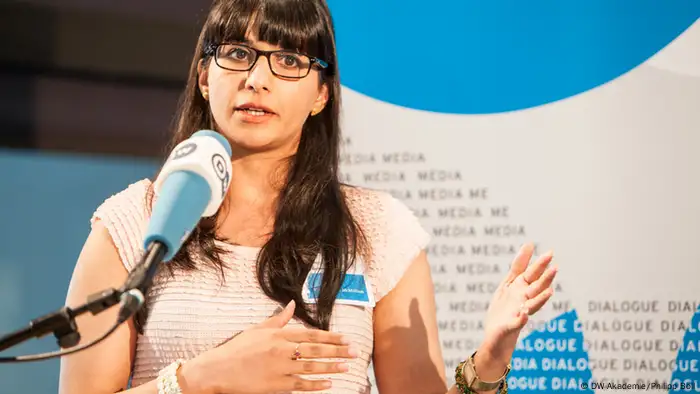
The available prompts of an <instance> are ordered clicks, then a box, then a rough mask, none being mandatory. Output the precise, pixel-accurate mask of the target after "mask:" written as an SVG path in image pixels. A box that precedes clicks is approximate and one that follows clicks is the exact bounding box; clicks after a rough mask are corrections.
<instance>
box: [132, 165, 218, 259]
mask: <svg viewBox="0 0 700 394" xmlns="http://www.w3.org/2000/svg"><path fill="white" fill-rule="evenodd" d="M210 199H211V189H210V188H209V184H208V183H207V181H206V180H205V179H204V178H203V177H202V176H200V175H198V174H196V173H194V172H191V171H176V172H173V173H172V174H170V175H169V176H168V177H167V179H165V180H164V181H163V184H162V186H161V189H160V191H159V193H158V198H157V200H156V203H155V204H154V207H153V212H152V214H151V219H150V222H149V224H148V228H147V230H146V236H145V238H144V248H148V246H149V245H150V244H151V243H152V242H154V241H159V242H161V243H163V244H164V245H165V246H166V248H167V251H166V254H165V256H164V258H163V261H168V260H170V259H172V258H173V257H174V256H175V254H176V253H177V251H178V250H179V249H180V247H181V246H182V243H183V242H184V241H185V239H186V238H187V236H189V234H190V232H192V229H193V228H194V227H195V226H196V225H197V223H199V220H200V218H201V217H202V214H203V212H204V210H205V209H206V207H207V205H208V204H209V200H210Z"/></svg>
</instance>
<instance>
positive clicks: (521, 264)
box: [504, 242, 535, 283]
mask: <svg viewBox="0 0 700 394" xmlns="http://www.w3.org/2000/svg"><path fill="white" fill-rule="evenodd" d="M534 249H535V246H534V245H533V244H532V243H529V242H528V243H526V244H525V245H523V246H522V247H521V248H520V251H518V254H517V255H516V256H515V259H514V260H513V263H512V264H511V266H510V271H509V272H508V276H506V279H505V281H504V283H510V282H512V281H513V280H515V278H517V277H518V275H520V274H522V273H523V272H524V271H525V268H527V265H528V264H529V263H530V259H531V258H532V253H533V251H534Z"/></svg>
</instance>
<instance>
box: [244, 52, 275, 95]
mask: <svg viewBox="0 0 700 394" xmlns="http://www.w3.org/2000/svg"><path fill="white" fill-rule="evenodd" d="M272 78H273V74H272V70H270V63H269V62H268V60H267V57H265V56H260V57H258V60H257V61H256V62H255V64H253V68H251V69H250V71H248V78H246V81H245V87H246V89H252V90H254V91H256V92H260V91H262V90H267V91H270V83H271V81H272Z"/></svg>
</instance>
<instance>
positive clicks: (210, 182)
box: [121, 130, 231, 308]
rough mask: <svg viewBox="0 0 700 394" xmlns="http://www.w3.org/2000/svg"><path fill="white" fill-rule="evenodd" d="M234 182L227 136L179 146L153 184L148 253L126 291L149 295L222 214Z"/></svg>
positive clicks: (204, 134)
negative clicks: (189, 243) (199, 231)
mask: <svg viewBox="0 0 700 394" xmlns="http://www.w3.org/2000/svg"><path fill="white" fill-rule="evenodd" d="M230 182H231V145H230V144H229V143H228V141H227V140H226V138H224V137H223V136H222V135H221V134H219V133H217V132H215V131H212V130H201V131H198V132H196V133H194V134H193V135H192V136H191V137H190V138H188V139H187V140H185V141H183V142H181V143H179V144H178V145H177V146H176V147H175V148H174V149H173V151H172V152H171V153H170V156H169V157H168V159H167V160H166V162H165V164H164V165H163V168H162V170H161V172H160V174H159V175H158V177H157V179H156V181H155V182H154V184H153V186H154V189H155V193H156V202H155V204H154V206H153V211H152V213H151V218H150V221H149V223H148V227H147V229H146V234H145V237H144V240H143V247H144V249H145V251H146V252H145V254H144V257H143V259H142V260H141V263H140V264H139V265H137V266H136V267H135V268H134V269H133V270H132V272H131V274H130V275H129V277H128V278H127V280H126V282H125V284H124V286H123V287H122V289H121V291H123V292H127V291H129V290H132V289H137V290H139V291H140V292H141V293H142V295H145V294H147V293H148V289H149V288H150V286H151V282H152V280H153V277H154V276H155V274H156V272H157V270H158V267H159V265H160V263H161V262H164V261H169V260H171V259H172V258H173V257H174V256H175V254H176V253H177V252H178V250H179V249H180V247H181V246H182V244H183V243H184V242H185V241H186V240H187V238H188V237H189V235H190V233H191V232H192V230H193V229H194V227H195V226H196V225H197V223H198V222H199V220H200V219H201V218H202V217H210V216H213V215H214V214H215V213H216V211H218V209H219V207H220V206H221V203H222V202H223V200H224V197H226V192H227V191H228V187H229V185H230ZM123 308H124V307H123Z"/></svg>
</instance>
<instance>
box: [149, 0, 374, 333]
mask: <svg viewBox="0 0 700 394" xmlns="http://www.w3.org/2000/svg"><path fill="white" fill-rule="evenodd" d="M251 23H253V24H254V25H251ZM251 28H252V31H254V32H256V33H257V38H258V39H259V40H261V41H264V42H268V43H270V44H273V45H279V46H281V47H282V48H288V49H294V50H299V51H303V52H305V53H308V54H310V55H311V56H315V57H318V58H320V59H323V60H325V61H326V62H327V63H328V64H329V67H328V68H327V69H326V70H324V71H323V72H322V73H321V82H322V83H326V84H327V85H328V90H329V100H328V103H327V105H326V107H325V108H324V109H323V111H321V112H320V113H319V114H317V115H315V116H311V117H309V118H308V119H307V121H306V123H305V124H304V126H303V130H302V135H301V140H300V142H299V147H298V151H297V154H296V155H294V156H293V157H291V158H290V161H289V163H288V173H287V177H286V183H285V184H284V186H283V187H282V189H281V191H280V194H279V196H278V199H277V205H276V212H275V222H274V229H273V232H272V234H271V238H270V239H269V240H268V241H267V243H266V244H265V245H264V246H263V247H262V249H261V252H260V254H259V256H258V261H257V277H258V281H259V283H260V285H261V287H262V289H263V291H264V292H265V294H266V295H267V296H269V297H270V298H271V299H273V300H275V301H277V302H279V303H281V304H286V303H288V302H289V301H290V300H295V302H296V305H297V307H296V310H295V315H296V316H297V317H298V318H299V319H301V320H302V321H304V322H305V323H307V324H309V325H311V326H313V327H317V328H321V329H328V328H329V325H330V317H331V314H332V310H333V306H334V304H335V298H336V296H337V293H338V291H339V290H340V286H341V284H342V280H343V278H344V275H345V272H346V271H347V269H348V268H349V267H350V266H351V265H352V264H353V261H354V258H355V256H356V252H357V251H358V250H359V248H360V247H361V246H362V243H363V236H362V232H361V229H360V227H359V226H358V224H357V222H356V221H355V220H354V218H353V216H352V214H351V212H350V209H349V207H348V205H347V203H346V200H345V197H344V193H343V190H342V188H343V187H344V185H342V184H341V182H340V180H339V174H338V162H339V151H340V125H339V117H340V104H341V103H340V82H339V78H338V66H337V58H336V51H335V38H334V28H333V22H332V19H331V15H330V11H329V9H328V6H327V4H326V2H325V0H217V1H215V2H214V4H213V5H212V8H211V10H210V12H209V15H208V17H207V19H206V22H205V23H204V26H203V28H202V31H201V33H200V36H199V39H198V41H197V46H196V49H195V54H194V58H193V60H192V64H191V66H190V71H189V77H188V80H187V86H186V89H185V92H184V94H183V96H182V98H181V103H180V106H179V111H178V116H177V119H176V124H175V126H174V135H173V138H172V140H171V143H170V145H169V147H168V149H167V152H170V151H171V150H172V149H173V148H174V147H175V145H177V144H178V143H180V142H182V141H184V140H185V139H187V138H189V137H190V136H191V135H192V134H193V133H194V132H196V131H197V130H200V129H207V128H212V127H214V125H215V122H214V119H213V118H212V116H211V113H210V111H209V107H208V103H207V101H205V100H204V99H203V98H202V96H201V93H200V92H199V88H198V83H197V81H198V75H197V65H198V63H199V61H200V59H203V60H204V62H205V64H207V63H206V62H209V61H211V58H210V57H208V55H207V54H206V48H207V46H208V45H210V44H217V43H221V42H225V41H243V40H244V38H245V34H246V32H247V31H249V29H251ZM232 185H233V186H234V187H235V179H234V180H233V182H232ZM149 194H151V195H152V193H149ZM217 216H218V214H217ZM216 222H217V220H216V216H215V217H213V218H209V219H203V220H202V221H201V222H200V223H199V224H198V226H197V227H196V228H195V230H194V231H193V232H192V234H191V236H190V237H189V239H188V240H187V242H186V243H185V244H184V245H183V247H182V248H181V249H180V251H179V252H178V254H177V255H176V256H175V257H174V258H173V260H172V261H171V263H169V264H168V265H167V266H168V267H172V269H182V270H194V269H197V268H198V267H197V264H195V260H194V259H193V258H192V256H193V254H197V255H198V256H201V257H203V258H202V259H200V260H203V261H205V264H207V265H209V266H210V267H214V268H216V269H219V270H221V273H222V274H223V272H224V271H223V270H224V262H223V259H222V256H223V253H224V249H222V248H219V247H218V246H217V243H216V241H225V240H224V239H220V238H218V237H217V234H216ZM318 255H320V256H321V257H322V258H323V268H324V273H323V276H322V278H323V279H322V284H321V289H320V293H319V299H318V302H317V304H316V305H315V307H314V308H313V310H312V309H311V308H309V307H308V306H306V305H305V303H304V301H303V299H302V286H303V283H304V281H305V279H306V276H307V275H308V273H309V271H310V268H311V266H312V264H313V262H314V260H315V259H316V257H317V256H318ZM200 268H201V267H200ZM171 272H172V271H171ZM144 322H145V316H144V315H140V316H138V317H137V319H136V323H137V327H138V328H139V331H141V330H142V327H143V324H144Z"/></svg>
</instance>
